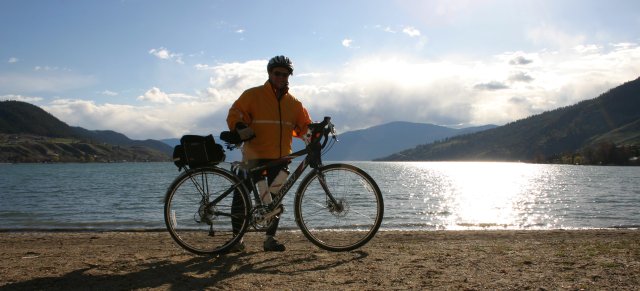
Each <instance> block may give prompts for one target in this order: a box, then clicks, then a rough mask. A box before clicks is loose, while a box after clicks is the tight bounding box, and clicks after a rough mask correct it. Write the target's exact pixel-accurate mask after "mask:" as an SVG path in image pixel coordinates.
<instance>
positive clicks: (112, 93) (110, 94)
mask: <svg viewBox="0 0 640 291" xmlns="http://www.w3.org/2000/svg"><path fill="white" fill-rule="evenodd" d="M100 94H102V95H105V96H118V93H117V92H113V91H109V90H104V91H102V92H100Z"/></svg>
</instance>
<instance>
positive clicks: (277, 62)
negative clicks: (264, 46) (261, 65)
mask: <svg viewBox="0 0 640 291" xmlns="http://www.w3.org/2000/svg"><path fill="white" fill-rule="evenodd" d="M277 67H280V68H285V69H287V70H289V74H292V75H293V63H292V62H291V60H290V59H289V58H287V57H285V56H275V57H273V58H271V59H270V60H269V64H268V65H267V72H271V70H272V69H273V68H277Z"/></svg>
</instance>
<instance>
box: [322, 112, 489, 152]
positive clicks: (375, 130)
mask: <svg viewBox="0 0 640 291" xmlns="http://www.w3.org/2000/svg"><path fill="white" fill-rule="evenodd" d="M495 127H496V126H495V125H486V126H481V127H469V128H463V129H455V128H449V127H444V126H438V125H433V124H426V123H412V122H402V121H397V122H391V123H386V124H382V125H378V126H373V127H370V128H367V129H362V130H355V131H349V132H345V133H343V134H339V135H338V141H339V142H337V143H336V144H335V145H334V146H333V148H331V150H330V151H328V152H327V153H326V154H325V155H324V156H323V159H324V160H326V161H370V160H373V159H375V158H380V157H384V156H387V155H390V154H392V153H395V152H398V151H401V150H404V149H408V148H412V147H415V146H416V145H419V144H425V143H430V142H433V141H436V140H441V139H444V138H448V137H452V136H456V135H460V134H468V133H472V132H477V131H482V130H486V129H491V128H495Z"/></svg>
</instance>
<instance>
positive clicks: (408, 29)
mask: <svg viewBox="0 0 640 291" xmlns="http://www.w3.org/2000/svg"><path fill="white" fill-rule="evenodd" d="M402 32H403V33H404V34H406V35H408V36H410V37H417V36H420V31H419V30H417V29H416V28H415V27H413V26H407V27H405V28H403V29H402Z"/></svg>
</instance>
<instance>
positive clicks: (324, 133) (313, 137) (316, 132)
mask: <svg viewBox="0 0 640 291" xmlns="http://www.w3.org/2000/svg"><path fill="white" fill-rule="evenodd" d="M308 130H309V131H310V133H309V134H310V140H309V145H313V144H316V143H318V144H320V140H321V139H322V138H323V137H324V140H322V143H321V148H324V147H325V146H326V145H327V142H328V141H329V134H330V133H331V134H333V135H334V137H335V129H334V126H333V123H331V117H329V116H325V117H324V119H323V120H322V121H321V122H318V123H311V124H309V126H308ZM229 135H230V132H229V131H226V132H222V133H221V134H220V139H221V140H223V141H225V144H226V147H227V149H229V150H234V149H236V148H238V147H239V146H240V145H241V144H242V142H238V143H236V142H235V141H236V140H234V139H230V138H228V137H229Z"/></svg>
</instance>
